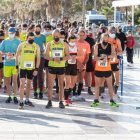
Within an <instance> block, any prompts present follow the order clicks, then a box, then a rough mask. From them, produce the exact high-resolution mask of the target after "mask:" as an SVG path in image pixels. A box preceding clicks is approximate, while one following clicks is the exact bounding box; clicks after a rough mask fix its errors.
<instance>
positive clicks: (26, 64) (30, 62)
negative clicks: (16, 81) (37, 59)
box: [24, 61, 33, 69]
mask: <svg viewBox="0 0 140 140" xmlns="http://www.w3.org/2000/svg"><path fill="white" fill-rule="evenodd" d="M24 68H30V69H33V62H32V61H25V62H24Z"/></svg>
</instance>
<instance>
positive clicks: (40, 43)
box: [34, 34, 46, 57]
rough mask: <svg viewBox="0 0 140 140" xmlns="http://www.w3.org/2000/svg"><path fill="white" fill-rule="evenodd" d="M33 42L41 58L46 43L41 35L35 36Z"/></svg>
mask: <svg viewBox="0 0 140 140" xmlns="http://www.w3.org/2000/svg"><path fill="white" fill-rule="evenodd" d="M34 42H35V43H36V44H37V45H38V46H39V47H40V55H41V57H43V53H44V43H46V37H45V35H43V34H41V35H40V37H37V36H35V38H34Z"/></svg>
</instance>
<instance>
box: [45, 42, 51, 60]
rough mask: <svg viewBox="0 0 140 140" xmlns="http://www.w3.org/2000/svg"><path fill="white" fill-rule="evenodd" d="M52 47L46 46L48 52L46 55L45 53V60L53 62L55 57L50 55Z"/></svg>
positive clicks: (48, 44)
mask: <svg viewBox="0 0 140 140" xmlns="http://www.w3.org/2000/svg"><path fill="white" fill-rule="evenodd" d="M50 46H51V44H50V43H47V46H46V50H45V53H44V58H45V59H47V60H51V61H52V60H53V57H50V55H49V53H50Z"/></svg>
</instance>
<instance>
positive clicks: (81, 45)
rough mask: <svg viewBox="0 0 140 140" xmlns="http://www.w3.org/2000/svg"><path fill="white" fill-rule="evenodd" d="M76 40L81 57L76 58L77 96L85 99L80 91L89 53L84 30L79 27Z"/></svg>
mask: <svg viewBox="0 0 140 140" xmlns="http://www.w3.org/2000/svg"><path fill="white" fill-rule="evenodd" d="M78 35H79V37H78V41H77V43H76V44H77V46H78V50H80V51H82V54H83V55H82V57H80V58H78V59H77V69H78V89H77V96H78V98H79V99H82V100H85V99H84V98H83V97H81V96H80V95H81V91H82V88H83V80H84V76H85V71H86V64H87V62H88V60H89V54H90V45H89V43H87V42H86V41H85V35H86V32H85V31H84V30H83V29H81V30H79V33H78Z"/></svg>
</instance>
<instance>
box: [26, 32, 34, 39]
mask: <svg viewBox="0 0 140 140" xmlns="http://www.w3.org/2000/svg"><path fill="white" fill-rule="evenodd" d="M29 36H32V37H33V36H35V35H34V33H33V32H29V33H28V34H27V38H28V37H29Z"/></svg>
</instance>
